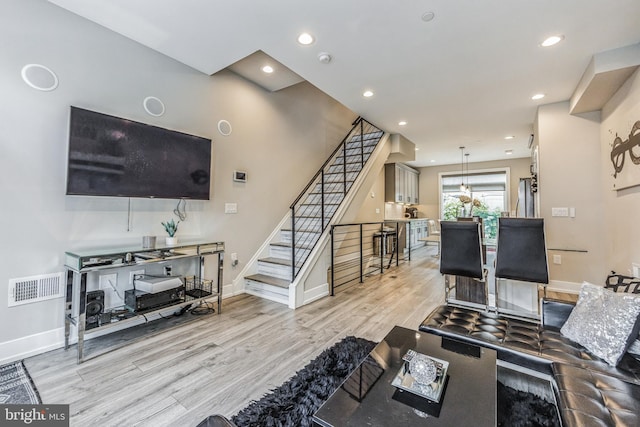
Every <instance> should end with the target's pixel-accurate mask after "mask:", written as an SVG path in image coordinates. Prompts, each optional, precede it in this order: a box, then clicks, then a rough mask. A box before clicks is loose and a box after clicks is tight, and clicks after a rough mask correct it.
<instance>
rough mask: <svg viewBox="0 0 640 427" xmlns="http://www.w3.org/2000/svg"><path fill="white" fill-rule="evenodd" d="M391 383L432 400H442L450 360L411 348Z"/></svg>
mask: <svg viewBox="0 0 640 427" xmlns="http://www.w3.org/2000/svg"><path fill="white" fill-rule="evenodd" d="M402 359H403V360H404V363H403V364H402V368H400V371H399V372H398V374H397V375H396V376H395V378H394V379H393V381H392V382H391V385H392V386H394V387H397V388H398V389H401V390H404V391H408V392H410V393H413V394H415V395H417V396H420V397H423V398H425V399H428V400H430V401H432V402H436V403H437V402H440V399H441V398H442V393H443V391H444V389H445V388H446V381H447V369H448V368H449V362H447V361H445V360H441V359H437V358H435V357H431V356H427V355H426V354H422V353H418V352H416V351H415V350H409V351H408V352H407V354H406V355H405V356H404V357H403V358H402Z"/></svg>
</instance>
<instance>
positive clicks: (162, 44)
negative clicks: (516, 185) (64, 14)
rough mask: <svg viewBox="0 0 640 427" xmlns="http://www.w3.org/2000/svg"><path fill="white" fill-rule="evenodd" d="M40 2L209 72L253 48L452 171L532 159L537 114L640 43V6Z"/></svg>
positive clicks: (318, 0)
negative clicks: (547, 42) (303, 37)
mask: <svg viewBox="0 0 640 427" xmlns="http://www.w3.org/2000/svg"><path fill="white" fill-rule="evenodd" d="M49 1H51V2H52V3H55V4H57V5H59V6H61V7H64V8H66V9H68V10H70V11H72V12H74V13H76V14H78V15H81V16H83V17H86V18H87V19H90V20H92V21H95V22H97V23H98V24H101V25H103V26H105V27H107V28H110V29H112V30H113V31H116V32H118V33H121V34H123V35H125V36H126V37H129V38H131V39H133V40H136V41H137V42H139V43H142V44H143V45H146V46H148V47H150V48H152V49H155V50H157V51H159V52H162V53H163V54H165V55H167V56H169V57H172V58H174V59H176V60H178V61H181V62H183V63H184V64H187V65H189V66H191V67H193V68H195V69H197V70H200V71H201V72H203V73H206V74H214V73H216V72H218V71H220V70H222V69H224V68H227V67H229V66H230V65H232V64H234V63H236V62H237V61H239V60H241V59H243V58H245V57H247V56H249V55H251V54H252V53H254V52H256V51H258V50H260V51H262V52H264V53H266V54H267V55H268V56H270V57H272V58H274V59H276V60H277V61H279V63H281V64H283V65H284V66H286V67H288V68H289V69H290V70H292V71H293V72H294V73H295V74H297V75H299V76H300V77H301V78H303V79H305V80H307V81H309V82H310V83H312V84H313V85H315V86H316V87H318V88H319V89H321V90H322V91H324V92H325V93H327V94H328V95H330V96H331V97H333V98H335V99H336V100H337V101H339V102H341V103H342V104H344V105H345V106H347V107H348V108H350V109H351V110H353V111H354V112H356V113H358V114H360V115H361V116H363V117H365V118H366V119H367V120H369V121H371V122H372V123H374V124H376V125H378V126H380V127H382V128H383V129H385V130H387V131H389V132H392V133H401V134H403V135H404V136H405V137H406V138H408V139H409V140H411V141H413V142H414V143H415V144H416V147H417V148H418V149H419V151H418V152H417V153H416V161H415V162H413V163H412V164H413V165H414V166H428V165H441V164H450V163H459V162H460V150H459V149H458V147H459V146H461V145H464V146H466V147H467V150H468V152H469V153H470V156H469V162H470V163H473V162H477V161H484V160H494V159H501V158H506V157H507V156H506V155H505V150H508V149H510V150H513V155H512V157H527V156H528V155H529V150H528V149H527V142H528V140H529V135H530V134H531V133H532V131H533V120H534V117H535V111H536V108H537V106H538V105H541V104H547V103H554V102H560V101H567V100H569V98H570V97H571V95H572V93H573V92H574V89H575V88H576V86H577V85H578V82H579V81H580V78H581V76H582V74H583V73H584V71H585V69H586V68H587V65H588V64H589V61H590V60H591V58H592V56H593V55H594V54H596V53H599V52H603V51H607V50H611V49H616V48H620V47H623V46H628V45H632V44H636V43H639V42H640V0H481V1H480V0H430V1H426V0H402V1H392V0H307V1H301V0H275V1H264V0H208V1H205V0H173V1H171V0H136V1H131V0H93V1H87V0H49ZM429 11H431V12H433V13H434V14H435V18H434V19H433V20H432V21H430V22H424V21H423V20H422V19H421V17H422V15H423V14H424V13H425V12H429ZM303 31H306V32H309V33H311V34H313V35H314V37H315V39H316V41H315V42H314V43H313V44H312V45H309V46H302V45H300V44H298V43H297V41H296V37H297V35H298V34H299V33H301V32H303ZM554 34H563V35H564V36H565V40H564V41H563V42H561V43H560V44H558V45H556V46H553V47H550V48H542V47H540V46H539V43H540V42H541V41H542V40H543V39H545V38H546V37H547V36H550V35H554ZM320 52H328V53H330V54H331V56H332V61H331V62H330V63H328V64H324V63H321V62H320V61H318V54H319V53H320ZM366 89H370V90H372V91H373V92H374V96H373V97H371V98H364V97H363V96H362V92H363V91H364V90H366ZM539 92H542V93H545V94H546V97H545V98H544V99H542V100H539V101H532V100H531V96H532V95H533V94H535V93H539ZM400 120H406V121H407V122H408V124H407V125H406V126H404V127H403V126H399V125H398V122H399V121H400ZM507 135H513V136H515V138H514V139H512V140H508V141H507V140H505V139H504V137H505V136H507ZM432 160H434V161H435V162H431V161H432Z"/></svg>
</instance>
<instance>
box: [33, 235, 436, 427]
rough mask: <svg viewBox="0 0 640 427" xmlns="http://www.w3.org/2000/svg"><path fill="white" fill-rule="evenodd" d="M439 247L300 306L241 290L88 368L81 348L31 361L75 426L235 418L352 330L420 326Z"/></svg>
mask: <svg viewBox="0 0 640 427" xmlns="http://www.w3.org/2000/svg"><path fill="white" fill-rule="evenodd" d="M433 253H435V248H433V247H431V248H428V249H423V250H419V251H415V252H413V253H412V257H413V260H412V261H411V262H408V263H404V264H401V265H400V267H392V268H391V269H389V270H386V271H385V273H384V275H375V276H371V277H369V278H367V279H366V280H365V282H364V283H362V284H356V285H353V286H351V287H349V288H348V289H345V290H343V291H338V292H337V294H336V296H334V297H327V298H323V299H321V300H319V301H316V302H314V303H312V304H309V305H307V306H304V307H301V308H300V309H297V310H290V309H289V308H287V307H286V306H284V305H281V304H278V303H275V302H271V301H266V300H262V299H259V298H256V297H253V296H250V295H240V296H237V297H232V298H228V299H225V300H224V302H223V311H222V314H221V315H217V314H215V315H209V316H203V317H201V318H198V319H196V320H194V321H192V322H189V323H185V324H182V325H178V326H175V327H173V328H172V329H168V330H166V331H163V332H158V333H155V334H153V335H152V336H149V337H146V338H142V339H138V340H135V341H132V342H131V343H130V344H128V345H125V346H123V347H121V348H118V349H116V350H114V351H111V352H108V353H105V354H102V355H100V356H98V357H95V358H93V359H91V360H88V361H86V362H85V363H83V364H80V365H77V364H76V351H75V347H71V348H70V350H67V351H65V350H64V349H59V350H55V351H51V352H48V353H45V354H42V355H38V356H35V357H32V358H29V359H27V360H25V364H26V366H27V368H28V370H29V372H30V374H31V375H32V377H33V379H34V382H35V383H36V386H37V387H38V391H39V392H40V395H41V397H42V400H43V401H44V402H45V403H51V404H54V403H64V404H70V405H71V425H72V426H89V425H101V426H195V425H197V424H198V423H199V422H200V421H201V420H202V419H204V418H205V417H206V416H208V415H211V414H215V413H220V414H223V415H226V416H228V417H230V416H232V415H233V414H235V413H236V412H237V411H238V410H240V409H242V408H243V407H245V406H246V405H247V404H248V403H249V402H250V401H251V400H257V399H259V398H260V397H261V396H262V395H264V394H265V393H267V392H268V391H269V390H271V389H273V388H275V387H276V386H278V385H279V384H281V383H282V382H284V381H286V380H287V379H288V378H290V377H291V376H292V375H293V374H295V372H296V371H298V370H299V369H301V368H302V367H303V366H304V365H306V364H307V363H308V362H309V361H310V360H311V359H313V358H314V357H316V356H317V355H318V354H320V352H322V350H324V349H325V348H327V347H329V346H331V345H332V344H334V343H335V342H337V341H339V340H341V339H342V338H344V337H345V336H347V335H355V336H359V337H363V338H367V339H370V340H372V341H380V340H381V339H382V338H383V337H384V336H385V335H386V334H387V333H388V332H389V330H390V329H391V328H393V326H395V325H400V326H405V327H408V328H412V329H417V328H418V326H419V325H420V322H421V321H422V320H423V319H424V318H425V317H426V316H427V314H429V313H430V312H431V310H433V308H435V307H436V306H437V305H438V304H441V303H442V302H443V300H444V281H443V279H442V276H441V275H440V273H439V272H438V270H437V259H435V258H433V257H432V256H431V255H432V254H433ZM188 316H192V315H190V314H189V315H188ZM118 334H119V333H118V332H116V333H114V334H112V335H115V337H114V339H113V342H117V341H118V339H119V337H118ZM97 342H98V341H97V340H96V341H95V343H94V344H93V346H94V347H97V346H98V344H96V343H97Z"/></svg>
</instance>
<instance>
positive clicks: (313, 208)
mask: <svg viewBox="0 0 640 427" xmlns="http://www.w3.org/2000/svg"><path fill="white" fill-rule="evenodd" d="M337 210H338V205H324V216H325V217H331V216H332V215H333V214H334V213H335V212H336V211H337ZM321 215H322V205H300V206H298V208H297V209H296V216H297V217H315V218H320V216H321Z"/></svg>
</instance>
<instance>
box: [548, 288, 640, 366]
mask: <svg viewBox="0 0 640 427" xmlns="http://www.w3.org/2000/svg"><path fill="white" fill-rule="evenodd" d="M639 314H640V295H638V294H626V293H624V294H621V293H615V292H612V291H610V290H609V289H605V288H603V287H602V286H596V285H593V284H591V283H588V282H584V283H583V284H582V288H581V289H580V296H579V297H578V302H577V303H576V306H575V307H574V308H573V310H572V311H571V314H570V315H569V318H568V319H567V321H566V322H565V324H564V325H563V326H562V328H561V329H560V332H561V333H562V335H564V336H565V337H567V338H569V339H570V340H572V341H574V342H577V343H578V344H580V345H582V346H583V347H584V348H586V349H587V350H589V352H591V353H592V354H593V355H595V356H597V357H600V358H601V359H604V360H605V361H606V362H607V363H608V364H609V365H611V366H615V365H617V364H618V362H619V361H620V358H622V356H623V355H624V352H625V351H626V350H627V347H628V346H629V345H630V344H631V343H632V342H633V340H634V339H635V338H636V337H637V336H638V327H640V323H639V322H638V315H639Z"/></svg>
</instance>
